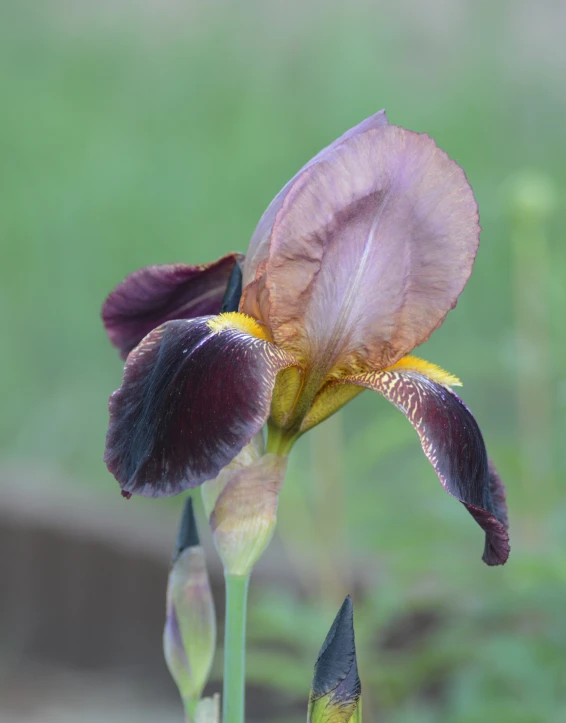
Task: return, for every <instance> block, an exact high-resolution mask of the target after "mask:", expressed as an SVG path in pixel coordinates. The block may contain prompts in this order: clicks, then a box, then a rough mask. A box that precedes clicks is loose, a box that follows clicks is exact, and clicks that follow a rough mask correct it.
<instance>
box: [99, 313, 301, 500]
mask: <svg viewBox="0 0 566 723" xmlns="http://www.w3.org/2000/svg"><path fill="white" fill-rule="evenodd" d="M227 316H230V317H233V316H234V315H227ZM236 316H238V315H236ZM242 316H243V315H242ZM219 318H221V317H204V318H199V319H192V320H178V321H170V322H167V323H165V324H163V325H162V326H160V327H158V328H157V329H154V330H153V331H152V332H151V333H150V334H148V336H146V337H145V338H144V339H143V341H142V342H141V344H139V346H137V347H136V348H135V349H134V351H132V352H131V354H130V355H129V357H128V360H127V362H126V367H125V370H124V379H123V381H122V386H121V387H120V388H119V389H118V390H117V391H116V392H114V394H113V395H112V396H111V397H110V405H109V406H110V426H109V429H108V435H107V438H106V455H105V461H106V464H107V465H108V469H109V470H110V471H111V472H112V474H113V475H114V476H115V477H116V479H117V480H118V482H119V483H120V485H121V487H122V490H123V494H125V495H126V496H129V495H130V494H140V495H145V496H147V497H164V496H167V495H174V494H178V493H179V492H181V491H183V490H185V489H188V488H190V487H196V486H197V485H199V484H201V483H202V482H204V481H205V480H208V479H212V478H213V477H216V475H217V474H218V473H219V472H220V470H221V469H222V468H223V467H224V466H225V465H226V464H228V463H229V462H230V461H231V460H232V459H233V458H234V457H235V456H236V455H237V454H238V452H240V450H241V449H242V447H244V446H245V445H246V444H247V443H248V442H249V441H250V439H251V438H252V437H253V435H254V434H256V433H257V432H258V431H259V430H260V429H261V428H262V427H263V425H264V424H265V422H266V420H267V417H268V416H269V409H270V404H271V395H272V391H273V386H274V384H275V379H276V376H277V373H278V372H279V371H280V370H281V369H284V368H285V367H288V366H290V365H291V364H293V363H294V360H293V358H292V357H290V356H289V355H288V354H286V353H285V352H284V351H282V350H280V349H278V348H277V347H275V346H274V345H273V344H270V343H269V342H267V341H264V340H263V339H261V338H257V337H256V336H252V335H251V334H250V333H249V331H250V330H252V332H253V330H254V328H255V327H254V324H255V322H253V320H247V319H246V318H245V317H243V323H242V325H241V326H240V327H238V325H237V319H233V318H231V323H226V322H223V323H222V324H219V323H218V319H219ZM242 329H244V330H242Z"/></svg>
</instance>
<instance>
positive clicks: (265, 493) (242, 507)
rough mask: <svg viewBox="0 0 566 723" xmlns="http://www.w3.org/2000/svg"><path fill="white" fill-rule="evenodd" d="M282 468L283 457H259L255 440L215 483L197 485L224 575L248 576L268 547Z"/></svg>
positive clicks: (258, 443)
mask: <svg viewBox="0 0 566 723" xmlns="http://www.w3.org/2000/svg"><path fill="white" fill-rule="evenodd" d="M286 467H287V457H284V456H281V455H278V454H263V440H262V439H261V437H260V436H257V437H255V438H254V439H253V440H252V442H251V443H250V444H249V445H247V447H244V449H243V450H242V451H241V452H240V454H239V455H238V456H237V457H236V459H235V460H234V461H233V462H231V463H230V464H229V465H228V466H227V467H225V468H224V469H223V470H222V471H221V472H220V474H219V475H218V477H216V479H214V480H211V481H210V482H205V483H204V484H203V485H202V495H203V502H204V508H205V511H206V514H207V516H208V518H209V521H210V527H211V530H212V535H213V538H214V543H215V545H216V549H217V550H218V554H219V555H220V558H221V560H222V563H223V565H224V570H225V573H226V574H227V575H233V576H246V575H249V574H250V572H251V571H252V569H253V567H254V565H255V563H256V562H257V561H258V559H259V558H260V557H261V555H262V554H263V552H264V550H265V549H266V547H267V546H268V544H269V542H270V540H271V538H272V536H273V532H274V530H275V524H276V521H277V505H278V502H279V492H280V490H281V486H282V484H283V478H284V476H285V469H286Z"/></svg>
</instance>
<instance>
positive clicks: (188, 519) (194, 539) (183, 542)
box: [175, 496, 200, 559]
mask: <svg viewBox="0 0 566 723" xmlns="http://www.w3.org/2000/svg"><path fill="white" fill-rule="evenodd" d="M198 545H200V540H199V537H198V530H197V523H196V521H195V514H194V511H193V499H192V497H191V496H189V497H187V500H186V502H185V509H184V511H183V517H182V518H181V525H180V527H179V535H178V536H177V545H176V547H175V559H177V558H178V557H179V555H180V554H181V553H182V552H183V550H186V549H187V547H198Z"/></svg>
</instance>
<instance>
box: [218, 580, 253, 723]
mask: <svg viewBox="0 0 566 723" xmlns="http://www.w3.org/2000/svg"><path fill="white" fill-rule="evenodd" d="M225 580H226V630H225V633H224V686H223V699H224V711H223V718H222V720H223V723H244V715H245V680H246V615H247V601H248V586H249V581H250V576H249V575H244V576H238V575H226V577H225Z"/></svg>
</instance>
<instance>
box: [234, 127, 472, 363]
mask: <svg viewBox="0 0 566 723" xmlns="http://www.w3.org/2000/svg"><path fill="white" fill-rule="evenodd" d="M478 243H479V225H478V213H477V205H476V202H475V199H474V195H473V193H472V190H471V188H470V185H469V183H468V182H467V180H466V176H465V174H464V172H463V171H462V169H461V168H460V167H459V166H458V165H457V164H456V163H455V162H454V161H452V160H450V158H449V157H448V156H447V155H446V153H444V152H443V151H441V150H440V149H439V148H438V147H437V146H436V144H435V142H434V141H433V140H432V139H431V138H429V137H428V136H427V135H424V134H422V135H421V134H417V133H413V132H411V131H407V130H405V129H403V128H399V127H396V126H392V125H389V126H386V127H382V128H370V129H369V130H365V131H364V132H362V133H358V134H355V135H353V136H351V137H349V138H347V139H346V140H345V141H344V142H342V143H340V144H339V145H337V146H336V147H331V150H329V151H328V152H326V153H324V154H323V156H322V157H321V159H320V160H319V161H317V162H316V163H313V164H311V165H308V166H307V167H306V168H305V169H304V170H303V171H302V172H301V173H299V174H298V175H297V176H296V177H295V179H294V180H293V182H292V183H291V185H290V187H289V188H288V189H287V191H286V195H285V198H284V200H283V203H282V204H281V207H280V209H279V211H278V212H277V215H276V217H275V219H274V221H273V223H272V226H271V229H270V241H269V251H268V254H267V255H266V257H265V259H264V260H263V261H262V262H261V263H260V264H259V265H258V267H257V271H256V278H255V281H254V285H253V287H250V288H246V289H244V295H243V297H242V306H241V308H242V310H243V311H246V310H247V309H248V308H249V309H253V310H254V313H255V315H256V316H257V318H259V319H260V320H261V321H263V322H264V323H266V324H268V325H269V327H270V328H271V331H272V334H273V339H274V341H275V342H276V343H277V344H279V345H281V346H282V347H283V348H285V349H287V350H289V351H290V352H291V353H293V354H295V355H296V356H298V358H299V359H301V360H304V361H306V362H307V363H308V364H310V365H313V366H316V367H318V368H319V369H320V370H321V373H322V372H330V371H331V370H333V369H336V368H339V369H342V368H344V369H345V370H349V371H355V370H360V369H367V368H381V369H383V368H385V367H387V366H389V365H391V364H393V363H394V362H395V361H397V360H398V359H400V358H401V357H402V356H404V355H405V354H406V353H408V352H409V351H410V350H411V349H413V348H414V347H415V346H417V345H418V344H420V343H422V342H423V341H425V340H426V339H427V338H428V336H429V335H430V334H431V332H432V331H433V330H434V329H435V328H436V327H438V326H439V325H440V324H441V323H442V321H443V320H444V317H445V316H446V314H447V313H448V311H449V310H450V309H451V308H453V307H454V305H455V304H456V301H457V299H458V297H459V295H460V293H461V292H462V290H463V288H464V286H465V284H466V281H467V280H468V277H469V275H470V273H471V270H472V265H473V262H474V258H475V255H476V251H477V248H478ZM245 280H246V279H244V281H245Z"/></svg>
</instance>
